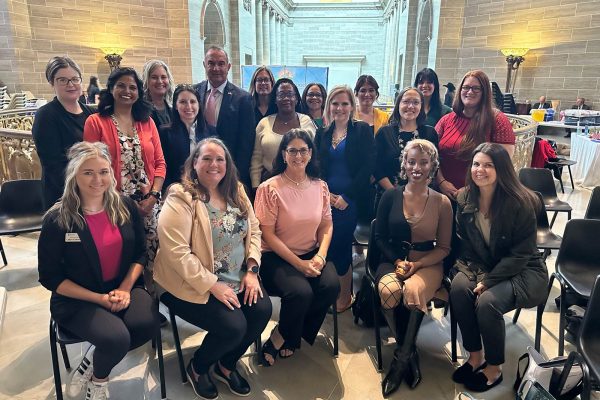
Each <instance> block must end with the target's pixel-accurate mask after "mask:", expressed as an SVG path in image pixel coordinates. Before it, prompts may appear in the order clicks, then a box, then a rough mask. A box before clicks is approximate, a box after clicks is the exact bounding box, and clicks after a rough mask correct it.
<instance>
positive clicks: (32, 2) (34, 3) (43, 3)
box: [27, 0, 52, 6]
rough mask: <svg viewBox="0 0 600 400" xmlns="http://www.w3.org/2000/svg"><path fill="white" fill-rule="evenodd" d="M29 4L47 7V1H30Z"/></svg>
mask: <svg viewBox="0 0 600 400" xmlns="http://www.w3.org/2000/svg"><path fill="white" fill-rule="evenodd" d="M27 3H28V4H30V5H36V6H45V5H46V0H29V1H28V2H27ZM51 5H52V4H51Z"/></svg>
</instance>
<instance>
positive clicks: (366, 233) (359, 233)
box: [354, 223, 371, 246]
mask: <svg viewBox="0 0 600 400" xmlns="http://www.w3.org/2000/svg"><path fill="white" fill-rule="evenodd" d="M370 236H371V227H370V225H363V224H360V223H359V224H357V225H356V229H354V241H355V242H356V243H357V244H359V245H361V246H367V245H368V244H369V237H370Z"/></svg>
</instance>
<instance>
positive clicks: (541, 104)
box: [531, 96, 552, 110]
mask: <svg viewBox="0 0 600 400" xmlns="http://www.w3.org/2000/svg"><path fill="white" fill-rule="evenodd" d="M542 108H552V104H550V102H547V101H546V96H540V99H539V100H538V102H537V103H533V107H531V109H532V110H537V109H542Z"/></svg>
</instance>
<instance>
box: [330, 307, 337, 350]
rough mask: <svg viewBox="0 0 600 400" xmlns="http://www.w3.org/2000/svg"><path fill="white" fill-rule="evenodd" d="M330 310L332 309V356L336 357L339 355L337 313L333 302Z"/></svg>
mask: <svg viewBox="0 0 600 400" xmlns="http://www.w3.org/2000/svg"><path fill="white" fill-rule="evenodd" d="M331 308H332V309H333V356H334V357H337V356H338V354H339V347H338V312H337V306H336V303H335V302H334V303H333V305H332V306H331Z"/></svg>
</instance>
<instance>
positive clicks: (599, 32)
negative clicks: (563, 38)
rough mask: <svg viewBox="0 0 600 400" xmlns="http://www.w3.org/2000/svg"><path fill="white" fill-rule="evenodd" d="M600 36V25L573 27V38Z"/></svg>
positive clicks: (582, 38) (590, 38)
mask: <svg viewBox="0 0 600 400" xmlns="http://www.w3.org/2000/svg"><path fill="white" fill-rule="evenodd" d="M599 37H600V26H597V27H593V28H581V29H573V34H572V35H571V39H572V40H594V39H598V38H599Z"/></svg>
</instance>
